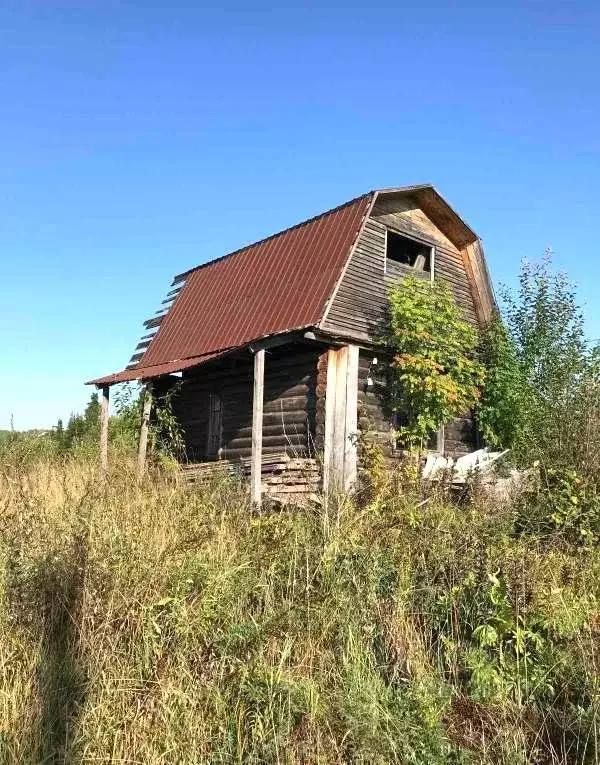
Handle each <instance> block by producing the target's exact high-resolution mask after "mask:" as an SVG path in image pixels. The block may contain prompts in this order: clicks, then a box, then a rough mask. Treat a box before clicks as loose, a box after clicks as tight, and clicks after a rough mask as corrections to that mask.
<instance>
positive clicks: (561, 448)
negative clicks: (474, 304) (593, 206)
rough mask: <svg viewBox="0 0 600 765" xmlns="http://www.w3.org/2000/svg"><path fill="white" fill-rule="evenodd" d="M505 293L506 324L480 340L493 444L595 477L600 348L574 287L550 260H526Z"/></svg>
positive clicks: (482, 418) (484, 414)
mask: <svg viewBox="0 0 600 765" xmlns="http://www.w3.org/2000/svg"><path fill="white" fill-rule="evenodd" d="M501 297H502V316H503V323H502V320H501V319H500V318H499V317H498V318H497V319H496V320H495V321H494V322H493V324H492V326H491V327H490V328H489V329H488V332H487V333H486V334H484V337H483V340H482V355H483V360H484V362H485V364H486V366H487V368H488V378H487V382H486V386H485V388H484V396H483V400H482V402H481V405H480V407H479V410H478V420H479V422H480V424H481V426H482V429H483V432H484V434H485V436H486V438H487V440H488V442H491V443H492V444H493V445H502V446H505V447H510V448H511V449H512V450H513V452H514V455H515V459H516V460H517V461H519V462H532V461H534V460H540V461H541V462H543V463H544V464H549V465H560V466H561V467H563V468H565V467H573V466H576V465H577V466H586V470H589V472H590V474H591V473H594V474H596V473H597V472H598V467H599V466H600V463H599V461H598V459H599V457H598V449H597V445H598V441H599V438H600V422H599V420H598V416H597V415H598V411H599V405H600V349H599V348H598V347H597V346H596V345H594V344H591V343H590V342H589V341H588V339H587V338H586V335H585V332H584V325H583V316H582V312H581V309H580V307H579V306H578V304H577V296H576V290H575V287H574V286H573V285H572V284H571V283H570V282H569V280H568V278H567V276H566V274H564V273H561V272H558V273H556V272H554V271H553V270H552V265H551V261H550V259H549V257H545V258H544V259H543V260H541V261H540V262H538V263H528V262H525V263H524V264H523V266H522V269H521V274H520V279H519V289H518V291H517V292H516V293H513V292H511V291H510V290H508V289H506V288H505V289H503V290H502V293H501Z"/></svg>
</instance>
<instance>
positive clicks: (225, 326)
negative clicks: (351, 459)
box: [140, 195, 371, 366]
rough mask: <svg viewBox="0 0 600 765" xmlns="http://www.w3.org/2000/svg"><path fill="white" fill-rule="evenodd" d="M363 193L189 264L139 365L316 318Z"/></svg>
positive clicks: (364, 201) (364, 206)
mask: <svg viewBox="0 0 600 765" xmlns="http://www.w3.org/2000/svg"><path fill="white" fill-rule="evenodd" d="M370 200H371V196H370V195H367V196H364V197H360V198H358V199H356V200H354V201H352V202H350V203H348V204H346V205H344V206H343V207H339V208H337V209H336V210H333V211H331V212H328V213H325V214H324V215H320V216H319V217H317V218H313V219H312V220H310V221H307V222H306V223H302V224H300V225H298V226H295V227H294V228H291V229H288V230H286V231H283V232H281V233H280V234H276V235H275V236H272V237H270V238H269V239H265V240H264V241H262V242H258V243H257V244H253V245H250V246H249V247H245V248H244V249H242V250H238V251H237V252H235V253H233V254H231V255H229V256H227V257H225V258H221V259H219V260H216V261H213V262H212V263H208V264H206V265H205V266H201V267H199V268H197V269H195V270H194V271H192V272H191V273H190V274H189V275H188V276H187V279H186V284H185V287H184V288H183V289H182V290H181V293H180V294H179V295H178V296H177V299H176V300H175V303H174V304H173V307H172V308H171V310H170V311H169V313H168V315H167V316H166V317H165V318H164V319H163V322H162V324H161V326H160V329H159V331H158V332H157V334H156V337H155V338H154V340H153V341H152V343H151V344H150V346H149V348H148V349H147V350H146V353H145V354H144V356H143V357H142V359H141V360H140V366H148V365H153V364H159V363H164V362H166V361H170V360H171V359H181V358H188V357H190V356H199V355H202V354H204V353H210V352H213V351H219V350H222V349H223V348H232V347H236V346H240V345H244V344H245V343H247V342H250V341H251V340H255V339H256V338H259V337H263V336H265V335H272V334H276V333H279V332H283V331H285V330H288V329H295V328H297V327H304V326H307V325H308V326H310V325H313V324H317V323H318V321H319V319H320V318H321V315H322V313H323V310H324V308H325V302H326V300H327V298H328V297H329V296H330V295H331V293H332V292H333V289H334V287H335V285H336V282H337V279H338V277H339V276H340V273H341V271H342V268H343V267H344V264H345V263H346V260H347V258H348V254H349V252H350V248H351V246H352V244H353V243H354V240H355V239H356V236H357V234H358V231H359V229H360V226H361V223H362V220H363V218H364V216H365V214H366V212H367V210H368V207H369V203H370Z"/></svg>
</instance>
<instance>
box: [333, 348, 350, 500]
mask: <svg viewBox="0 0 600 765" xmlns="http://www.w3.org/2000/svg"><path fill="white" fill-rule="evenodd" d="M336 355H337V364H336V379H335V405H334V413H333V451H332V461H331V484H332V486H333V488H334V490H337V491H339V490H342V489H344V452H345V447H346V444H345V437H346V374H347V371H348V346H347V345H344V346H343V347H342V348H340V349H339V350H338V351H337V353H336Z"/></svg>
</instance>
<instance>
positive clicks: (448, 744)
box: [0, 263, 600, 765]
mask: <svg viewBox="0 0 600 765" xmlns="http://www.w3.org/2000/svg"><path fill="white" fill-rule="evenodd" d="M523 279H524V281H523V280H522V285H521V293H520V296H517V298H516V302H513V303H512V304H511V303H510V301H509V303H508V305H509V308H508V309H507V313H506V320H505V324H500V323H499V322H497V323H496V324H495V325H494V326H493V327H492V328H490V336H488V339H487V340H486V341H484V342H483V343H482V344H481V345H480V347H479V350H478V351H477V353H478V354H479V356H478V357H476V355H475V354H476V344H475V342H474V338H473V337H472V335H470V334H468V333H465V335H463V334H462V328H461V327H460V326H459V325H455V328H457V330H456V331H457V332H459V334H460V335H461V337H460V338H459V339H458V340H457V341H456V345H455V350H456V349H457V353H459V354H460V355H462V356H463V357H464V359H465V360H466V362H468V363H465V365H464V366H463V367H462V368H461V370H459V371H458V373H457V374H456V375H455V376H454V377H453V380H454V382H457V384H461V385H462V383H461V382H460V380H461V379H464V380H465V381H466V385H467V387H468V388H469V386H472V388H470V389H474V388H477V389H479V386H480V385H481V388H482V390H483V395H482V396H481V403H480V404H478V407H479V411H480V417H481V418H482V419H481V421H482V422H484V423H485V427H487V428H488V429H489V430H488V432H489V433H490V434H492V435H493V437H494V438H496V443H498V444H511V445H512V446H513V450H514V455H515V456H514V461H515V463H516V464H517V465H519V466H521V467H525V468H532V474H533V477H534V479H535V480H533V481H532V482H531V484H530V486H529V488H528V489H527V490H525V491H523V492H521V494H520V495H519V496H516V497H514V498H513V499H512V500H511V501H504V502H502V503H499V502H497V501H495V500H494V499H492V498H490V495H489V494H486V493H485V492H484V487H481V486H479V485H477V483H475V484H474V485H473V487H472V488H471V491H470V492H469V493H468V495H467V496H462V497H460V498H457V497H455V496H454V495H453V494H452V492H451V491H450V490H448V488H447V487H445V486H439V487H437V488H432V487H431V486H426V485H424V484H422V483H421V482H420V480H419V477H418V475H417V474H416V473H415V471H414V469H413V468H414V465H413V464H411V463H407V465H405V466H403V467H401V468H400V469H399V470H398V472H396V473H394V474H391V475H390V474H389V472H387V471H386V470H385V465H384V463H383V461H382V455H381V453H380V452H378V451H377V449H375V448H373V449H371V450H369V449H367V450H366V451H365V456H366V458H367V462H368V464H369V466H370V470H369V473H368V475H367V476H366V480H365V481H364V485H363V487H362V491H361V492H359V493H358V494H357V495H356V496H355V497H354V498H353V499H351V498H349V497H343V496H342V497H339V498H337V500H335V501H331V502H329V503H328V504H327V507H324V506H323V505H318V504H314V505H311V506H310V507H308V508H288V509H284V510H280V511H278V512H263V513H262V514H256V513H253V512H252V510H251V508H250V507H249V503H248V500H247V496H246V494H245V491H244V489H243V487H242V486H240V485H239V484H238V483H237V482H236V481H233V480H230V481H227V482H223V481H221V482H219V483H216V484H214V485H207V486H204V487H200V488H199V487H186V486H182V485H180V484H178V483H177V480H176V476H175V474H174V473H173V472H169V471H166V470H165V469H164V464H165V463H164V461H162V460H156V459H155V460H154V462H153V463H151V467H150V474H149V475H148V477H147V480H146V481H145V482H144V484H143V485H139V484H138V483H137V482H136V481H135V479H134V474H135V473H134V461H135V460H134V459H133V456H132V443H133V441H132V440H130V438H129V436H127V434H128V433H129V434H130V435H131V438H132V439H133V438H134V436H135V434H136V433H137V428H138V426H139V402H138V400H137V396H136V394H135V393H134V394H133V395H130V394H126V395H125V398H124V399H123V402H122V403H120V404H119V413H118V414H117V416H116V417H115V418H113V419H112V420H111V423H110V425H111V441H112V444H111V471H110V475H109V480H108V482H107V483H103V482H101V481H99V476H98V472H97V465H96V447H97V443H96V436H97V432H96V431H95V430H94V429H95V428H96V427H97V402H95V401H94V400H92V401H91V402H90V406H89V407H88V409H87V410H86V413H85V414H84V415H83V416H82V418H81V419H77V418H72V421H71V423H69V424H68V425H67V428H65V429H64V432H63V433H62V434H61V433H60V429H58V428H57V429H56V431H55V432H54V433H50V434H48V433H47V434H43V433H34V434H29V435H27V436H25V435H19V434H14V433H9V434H8V435H7V437H6V438H5V442H4V443H3V446H2V448H1V452H0V571H1V579H0V762H6V763H31V764H32V765H33V764H35V765H38V764H40V765H41V763H97V762H104V763H113V762H123V763H149V764H150V765H155V764H156V765H158V764H159V763H178V764H179V763H181V765H186V763H187V764H189V765H192V763H193V764H194V765H195V764H196V763H215V764H216V763H234V762H239V763H257V764H258V763H290V764H291V763H294V764H296V763H298V764H300V763H303V764H304V763H323V764H324V765H325V764H327V765H329V764H330V763H331V764H333V763H365V764H367V763H368V764H369V765H370V764H371V763H380V764H381V765H383V764H384V763H402V764H404V763H414V764H418V765H426V764H427V765H429V763H433V765H435V764H436V763H439V765H443V764H444V765H445V764H446V763H455V764H456V765H463V764H464V765H467V764H469V765H471V764H472V765H476V764H477V765H480V764H482V765H485V764H486V763H487V764H489V765H492V763H500V764H504V763H506V765H509V764H511V765H512V764H513V763H514V764H517V763H521V764H522V765H526V764H527V765H529V764H531V765H547V764H553V765H554V764H555V765H559V764H560V765H584V764H587V763H598V762H600V751H599V748H600V745H599V742H600V737H599V730H598V727H599V722H600V717H599V712H600V659H599V655H598V650H599V647H600V605H599V603H600V576H599V575H600V493H599V490H598V479H597V473H598V471H597V456H596V455H597V453H598V450H599V447H600V438H599V433H598V429H597V422H598V400H597V398H596V397H595V396H596V391H597V387H596V380H597V376H596V371H595V370H596V367H595V363H596V361H595V358H596V354H595V352H594V351H592V350H590V349H589V348H588V347H587V345H586V343H585V341H584V338H583V335H582V334H581V331H580V324H578V323H577V318H576V317H578V316H579V312H578V309H577V307H576V301H575V296H574V293H573V292H572V290H571V288H570V287H566V286H565V284H564V282H561V283H560V284H559V283H558V281H553V280H554V277H553V276H551V272H550V266H549V264H547V263H546V264H544V265H541V266H535V267H528V270H527V271H526V272H525V275H524V277H523ZM561 290H562V291H561ZM436 299H438V298H436ZM439 300H440V301H441V305H442V308H441V310H443V311H446V310H447V308H446V307H445V306H447V305H448V303H447V300H448V298H447V296H444V295H441V297H439ZM510 305H512V306H513V307H512V308H510ZM527 306H529V310H526V307H527ZM415 310H416V309H415ZM511 311H513V313H512V314H511ZM448 316H449V314H446V320H447V321H448ZM511 316H512V318H511ZM517 316H518V317H519V318H518V319H517ZM557 316H558V318H557ZM450 318H451V319H453V317H452V316H450ZM454 318H456V317H454ZM398 326H400V325H398ZM523 326H526V327H528V329H527V332H525V331H524V330H519V332H520V333H521V334H518V333H517V328H518V327H523ZM430 329H431V328H429V329H428V327H427V326H421V325H420V326H419V327H417V328H415V329H414V332H413V333H410V332H408V333H405V334H404V335H403V336H402V342H403V343H406V345H404V346H402V348H400V347H399V346H398V354H399V355H402V354H408V355H412V353H411V351H412V350H414V351H415V354H416V353H418V352H420V348H421V347H422V346H420V345H419V347H418V348H417V347H416V345H415V346H414V348H413V347H412V346H410V343H413V342H415V338H416V334H417V333H421V334H422V333H423V332H425V333H427V332H428V331H429V330H430ZM436 331H439V327H438V328H437V330H436ZM446 335H447V332H446ZM465 336H466V338H467V340H468V342H464V339H465ZM490 337H491V339H490ZM519 338H521V339H519ZM423 347H425V349H426V351H427V353H429V356H428V358H429V359H430V361H431V362H433V363H432V365H431V366H430V367H428V368H427V371H426V374H425V376H423V377H421V379H422V380H425V379H428V376H429V374H430V371H431V369H433V373H434V374H433V376H434V378H436V379H434V383H433V387H435V386H438V387H440V388H441V389H442V392H441V393H438V394H436V395H433V396H432V397H431V398H430V399H423V400H424V401H425V404H426V405H427V406H429V407H430V409H429V413H430V415H431V413H432V412H435V411H437V412H438V413H439V412H440V411H442V410H443V412H442V416H444V417H445V416H448V413H449V412H451V411H452V408H451V407H452V400H451V399H450V403H449V404H447V403H446V401H445V398H444V396H445V395H446V393H447V392H448V391H449V390H450V387H449V386H448V385H445V383H442V384H441V385H440V384H439V383H440V381H439V380H438V379H437V377H439V375H438V372H440V371H441V370H440V369H437V368H436V367H435V364H440V365H444V369H451V370H455V367H452V366H447V364H450V365H451V364H452V361H451V360H450V361H448V362H447V361H446V360H443V359H441V357H440V356H439V355H436V353H433V352H431V353H430V350H431V346H430V345H429V344H428V343H425V345H424V346H423ZM563 354H564V355H565V356H566V358H563ZM477 364H484V365H485V367H486V376H485V379H484V380H483V381H481V373H480V370H479V368H478V367H477ZM468 370H470V371H468ZM398 371H399V372H400V374H409V375H415V374H418V373H419V371H418V369H417V368H416V367H415V365H414V364H413V362H410V363H408V366H405V365H404V364H400V365H399V370H398ZM452 374H453V375H454V371H453V372H452ZM462 375H466V376H465V377H464V378H463V377H461V376H462ZM475 382H477V384H476V385H475ZM532 397H533V400H532ZM473 398H474V399H475V400H477V399H478V396H477V395H475V394H473V396H472V397H471V398H470V400H472V399H473ZM440 401H441V402H442V407H441V408H438V409H437V410H436V409H435V407H437V406H438V404H439V403H440ZM166 411H167V414H166V415H165V423H166V424H164V423H163V425H160V419H159V420H158V421H157V426H156V430H155V433H156V438H155V454H156V449H158V448H159V445H160V444H162V446H160V448H161V449H163V451H164V449H165V448H169V447H168V444H169V439H168V432H169V429H170V427H171V425H169V416H168V407H167V408H166ZM94 412H96V414H94ZM485 412H487V414H485V416H484V413H485ZM533 413H535V414H533ZM428 416H429V415H428ZM431 417H432V420H431V421H435V422H438V419H436V418H437V417H438V415H437V414H436V415H435V416H434V415H431ZM485 417H487V419H485ZM561 418H563V420H564V422H563V428H564V431H565V434H568V438H567V437H566V435H565V434H561V433H560V432H559V430H560V428H559V423H560V419H561ZM431 421H429V422H428V423H427V426H428V427H429V425H431ZM171 424H172V423H171ZM421 426H423V430H422V431H420V432H418V431H417V428H419V427H421ZM412 427H414V428H415V430H413V431H412V432H413V434H415V437H417V435H418V438H419V439H422V438H424V435H425V428H424V424H423V423H421V424H419V422H418V420H417V419H416V418H415V419H414V420H413V422H412ZM67 431H68V432H69V436H68V437H67V436H66V435H65V433H66V432H67ZM161 432H162V433H163V434H166V435H164V436H162V437H161V436H160V433H161ZM161 438H163V441H161V440H160V439H161ZM413 443H415V442H413ZM40 444H43V446H40ZM67 444H68V445H67ZM59 445H60V448H59ZM90 445H93V450H92V446H90ZM366 446H368V445H366Z"/></svg>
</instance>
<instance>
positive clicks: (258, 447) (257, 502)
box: [250, 348, 265, 509]
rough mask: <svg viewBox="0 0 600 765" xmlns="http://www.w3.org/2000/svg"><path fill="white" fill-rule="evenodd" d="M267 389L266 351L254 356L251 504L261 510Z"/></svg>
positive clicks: (262, 350) (261, 350) (260, 351)
mask: <svg viewBox="0 0 600 765" xmlns="http://www.w3.org/2000/svg"><path fill="white" fill-rule="evenodd" d="M264 387H265V350H264V348H261V349H260V350H259V351H256V353H255V354H254V395H253V398H252V456H251V463H250V502H251V503H252V506H253V507H255V508H257V509H260V506H261V489H262V429H263V402H264Z"/></svg>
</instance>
